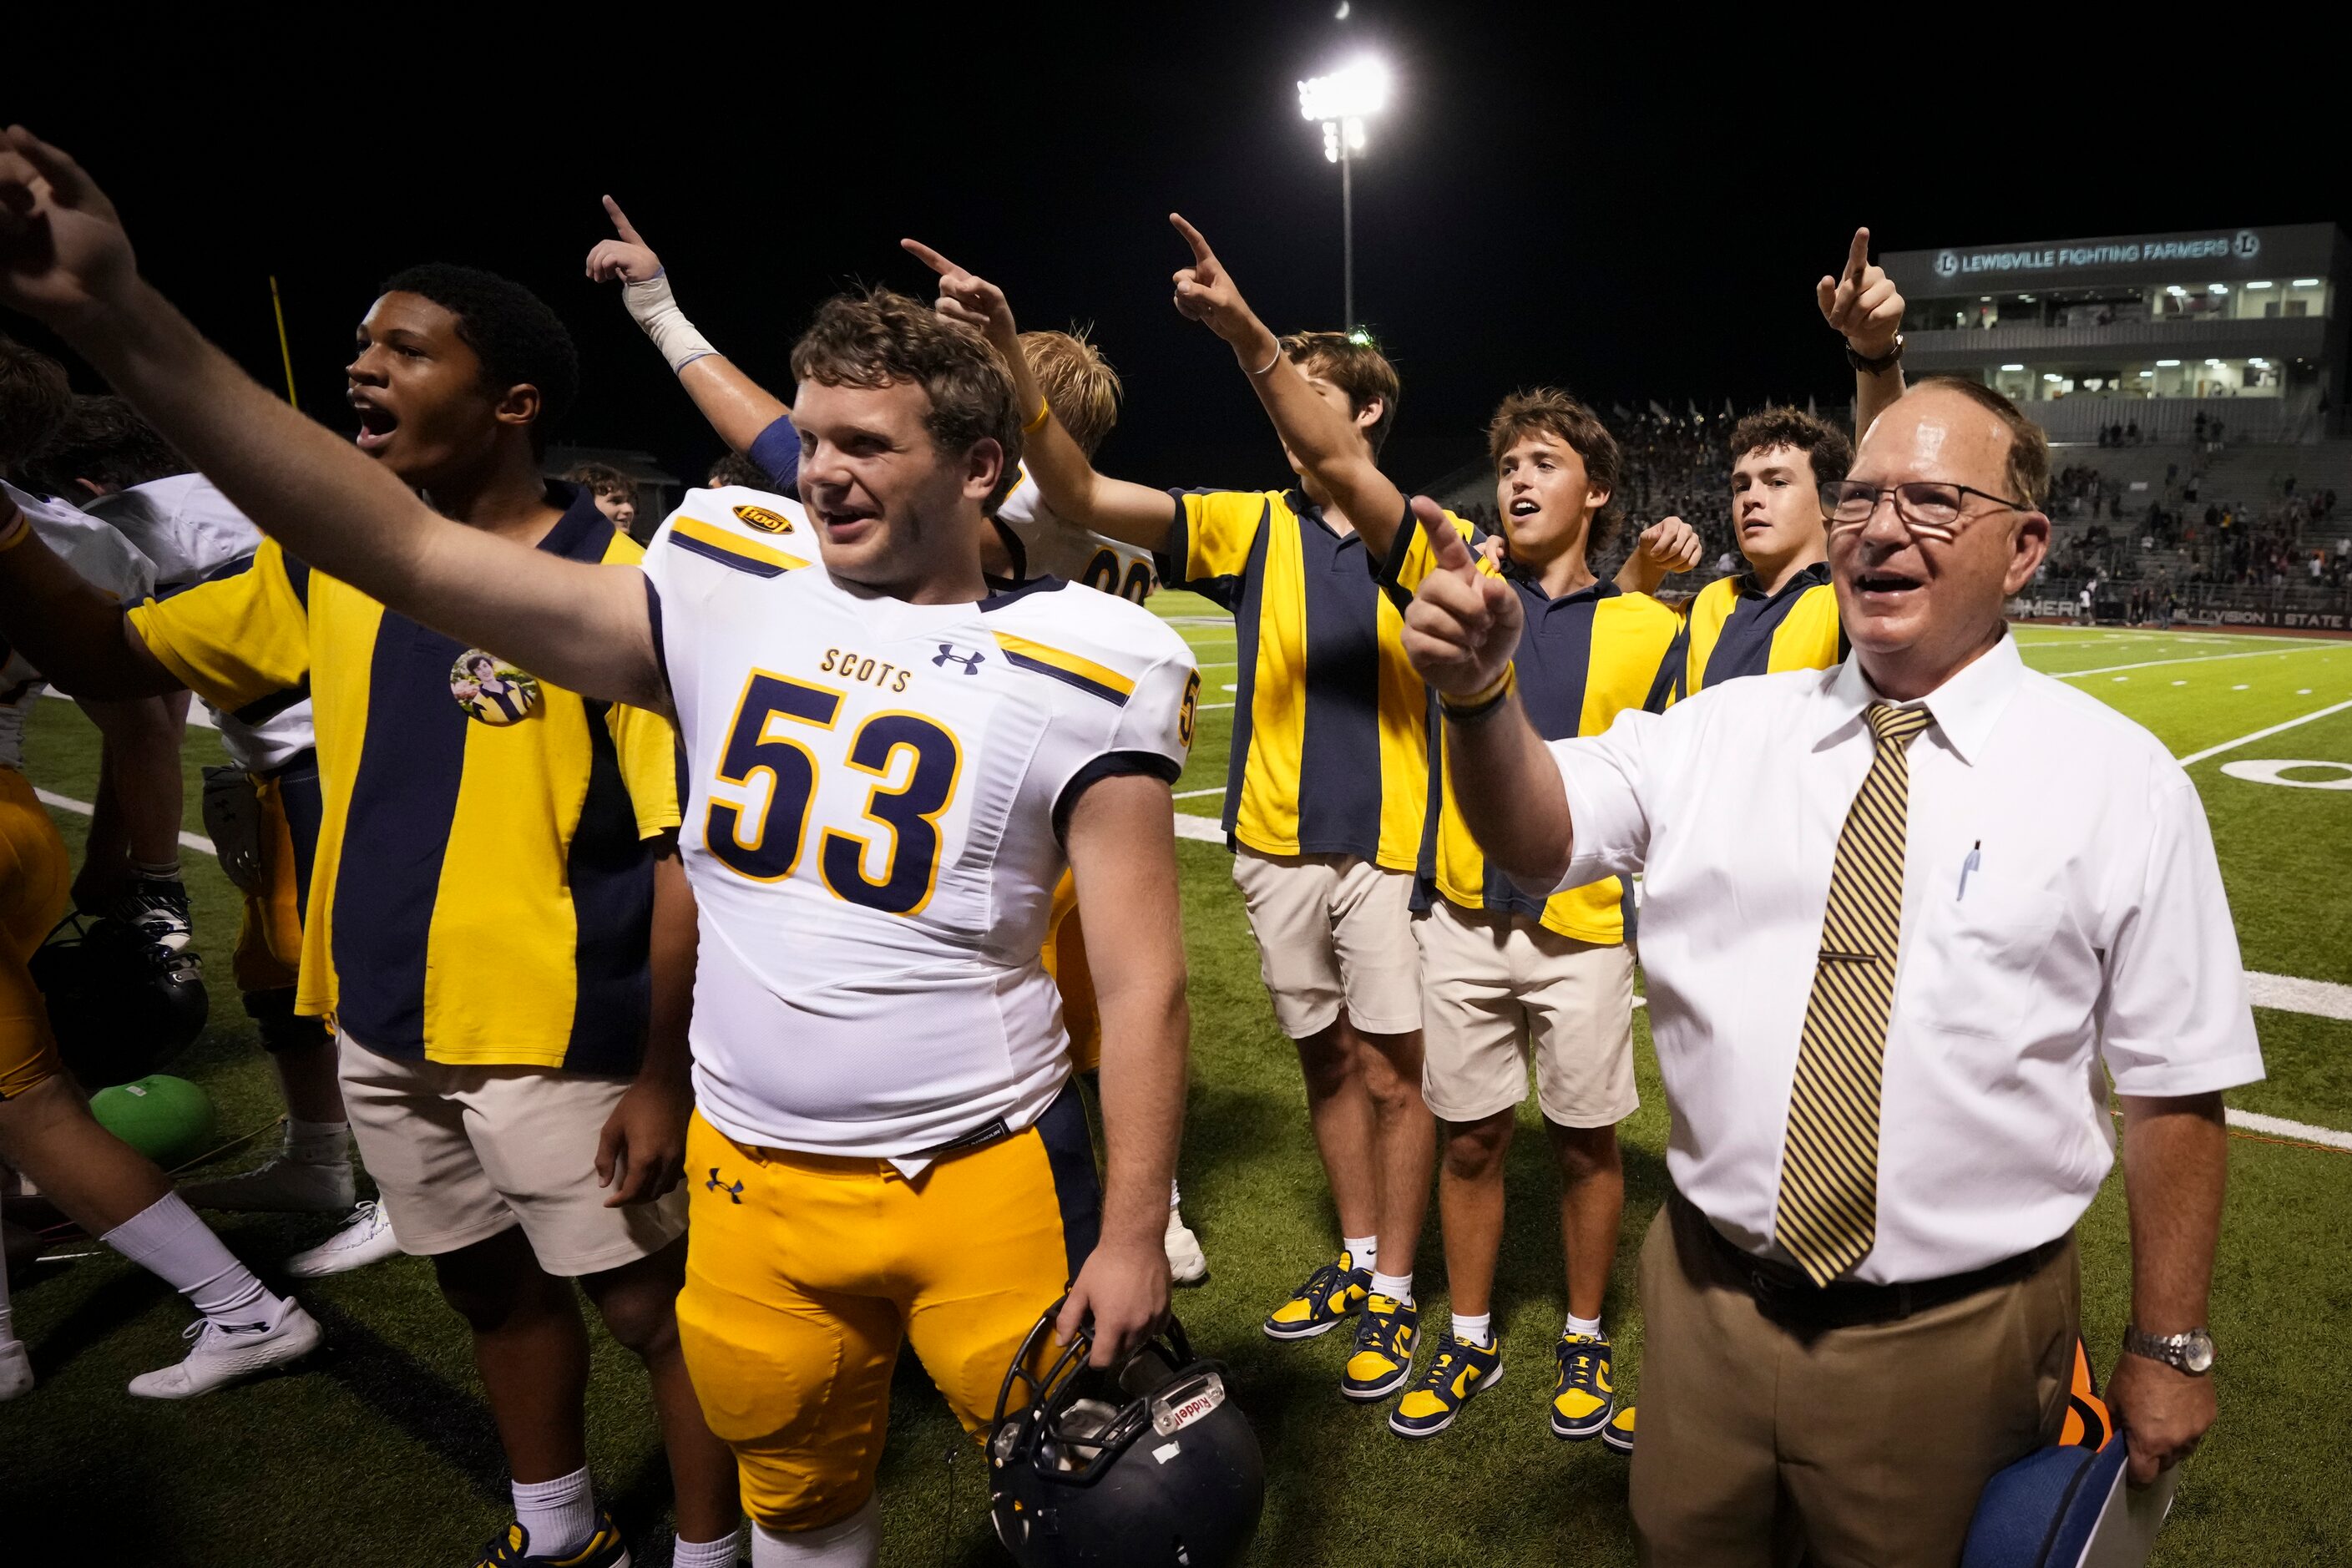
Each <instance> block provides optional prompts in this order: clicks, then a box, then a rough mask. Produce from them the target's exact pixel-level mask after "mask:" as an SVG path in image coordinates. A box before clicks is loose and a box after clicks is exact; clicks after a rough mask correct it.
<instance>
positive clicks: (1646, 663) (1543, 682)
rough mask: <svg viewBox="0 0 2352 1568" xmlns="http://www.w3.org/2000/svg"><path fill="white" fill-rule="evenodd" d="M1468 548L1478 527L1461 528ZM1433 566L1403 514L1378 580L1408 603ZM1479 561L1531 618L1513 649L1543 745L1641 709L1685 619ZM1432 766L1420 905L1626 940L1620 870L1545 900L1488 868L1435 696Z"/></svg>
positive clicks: (1613, 591)
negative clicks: (1459, 789)
mask: <svg viewBox="0 0 2352 1568" xmlns="http://www.w3.org/2000/svg"><path fill="white" fill-rule="evenodd" d="M1463 537H1464V538H1465V539H1466V540H1468V541H1469V543H1470V547H1471V548H1472V549H1473V550H1474V551H1475V550H1476V549H1477V548H1478V546H1479V544H1480V543H1481V542H1482V541H1483V540H1484V538H1485V535H1484V533H1483V531H1480V532H1477V533H1473V532H1470V531H1466V530H1465V532H1464V535H1463ZM1434 563H1435V558H1434V556H1433V553H1432V552H1431V550H1430V547H1429V538H1428V535H1426V534H1425V533H1423V531H1422V528H1421V521H1420V520H1419V519H1418V518H1415V519H1412V520H1411V521H1408V522H1407V524H1406V526H1405V531H1403V532H1402V533H1400V534H1398V535H1397V541H1396V546H1395V548H1394V549H1392V550H1391V552H1389V564H1388V572H1387V574H1386V577H1385V578H1384V581H1385V582H1386V583H1387V584H1388V585H1389V588H1390V592H1391V594H1392V595H1395V596H1396V598H1397V599H1398V600H1399V601H1400V602H1409V601H1410V600H1411V598H1412V594H1413V592H1414V591H1415V590H1416V589H1418V588H1419V587H1420V586H1421V584H1422V580H1423V578H1425V577H1427V576H1428V575H1429V574H1430V571H1431V569H1432V568H1433V565H1434ZM1478 569H1479V570H1480V571H1482V572H1485V573H1487V574H1489V575H1493V576H1499V577H1501V578H1502V579H1503V580H1504V581H1505V582H1507V583H1508V584H1511V586H1512V587H1514V588H1516V589H1517V591H1518V595H1519V606H1520V608H1521V609H1523V610H1524V611H1525V612H1526V614H1527V629H1526V631H1524V632H1523V633H1521V634H1520V637H1519V647H1518V651H1517V653H1515V654H1513V655H1512V656H1511V665H1512V668H1515V669H1517V671H1518V678H1519V704H1520V706H1521V707H1523V708H1525V709H1526V710H1527V714H1528V722H1529V723H1531V724H1533V725H1534V726H1535V729H1536V733H1537V734H1538V735H1541V736H1542V737H1543V738H1544V739H1545V740H1547V741H1564V740H1567V739H1569V738H1570V737H1572V736H1576V735H1597V734H1599V733H1601V731H1603V730H1606V729H1607V728H1609V726H1610V725H1611V724H1612V723H1613V722H1615V721H1616V718H1617V715H1618V714H1620V713H1622V712H1623V711H1624V710H1626V709H1628V708H1639V707H1640V706H1641V705H1642V699H1643V696H1644V695H1645V694H1646V693H1647V692H1648V691H1649V689H1650V685H1651V682H1652V680H1653V679H1654V676H1655V674H1656V671H1657V668H1658V663H1659V660H1660V659H1662V658H1664V656H1665V653H1666V649H1667V648H1668V647H1669V646H1671V645H1672V644H1673V642H1674V640H1675V633H1676V629H1677V627H1678V626H1679V625H1680V623H1679V621H1678V620H1677V619H1676V617H1675V613H1674V612H1673V611H1672V610H1670V609H1668V608H1666V606H1665V605H1662V604H1660V603H1659V602H1658V601H1657V600H1655V599H1654V598H1652V597H1650V595H1647V594H1628V593H1625V592H1623V591H1622V590H1621V589H1620V588H1619V587H1618V586H1617V585H1616V584H1613V583H1602V582H1596V583H1594V584H1592V585H1591V587H1589V588H1580V589H1578V590H1577V591H1576V592H1575V593H1573V594H1567V595H1561V596H1560V597H1559V598H1557V599H1555V598H1553V597H1552V596H1551V595H1549V594H1547V593H1545V592H1544V591H1543V587H1542V585H1541V584H1539V583H1538V582H1537V581H1536V579H1535V575H1534V574H1532V573H1529V572H1528V571H1526V570H1524V569H1523V568H1520V567H1518V566H1517V565H1509V566H1504V567H1500V568H1498V567H1496V565H1495V564H1494V563H1492V562H1490V561H1488V560H1486V558H1485V557H1484V556H1483V555H1482V556H1481V557H1480V558H1479V561H1478ZM1431 709H1432V714H1431V720H1430V724H1429V766H1430V769H1431V771H1432V773H1433V775H1434V776H1435V777H1436V779H1437V780H1438V786H1437V788H1436V790H1435V791H1433V795H1432V799H1431V801H1430V804H1429V810H1428V812H1427V815H1426V817H1425V821H1424V826H1423V837H1422V849H1421V859H1420V865H1419V867H1418V871H1419V876H1420V884H1421V885H1420V889H1419V894H1418V898H1417V900H1416V903H1417V905H1418V907H1421V908H1423V909H1425V908H1427V907H1428V904H1429V901H1430V900H1431V899H1433V898H1442V899H1444V900H1445V901H1446V902H1448V903H1450V904H1454V905H1456V906H1458V907H1460V908H1462V909H1465V910H1495V911H1497V912H1507V913H1510V914H1515V915H1521V916H1525V917H1526V918H1527V919H1528V920H1531V921H1537V922H1538V923H1539V924H1541V925H1543V926H1545V927H1546V928H1547V929H1549V930H1551V931H1558V932H1559V933H1560V934H1561V935H1562V936H1570V937H1574V938H1575V939H1576V940H1577V941H1579V942H1622V941H1624V940H1625V931H1626V927H1627V924H1628V921H1627V918H1626V909H1625V905H1626V903H1627V902H1628V899H1627V894H1626V889H1625V885H1624V882H1623V880H1622V879H1620V878H1616V877H1610V878H1606V879H1602V880H1601V881H1598V882H1589V883H1587V884H1585V885H1584V886H1583V887H1580V888H1570V889H1567V890H1566V891H1564V892H1558V893H1554V894H1552V895H1551V897H1549V899H1538V898H1535V897H1532V896H1530V895H1529V894H1527V893H1524V892H1521V891H1520V890H1519V888H1518V885H1517V883H1515V882H1513V881H1512V880H1511V879H1510V878H1508V877H1507V876H1505V875H1504V874H1503V873H1502V872H1500V871H1498V870H1496V869H1495V868H1493V867H1491V866H1489V865H1487V864H1486V855H1485V853H1484V852H1483V851H1481V850H1480V849H1479V847H1478V841H1477V839H1475V837H1472V836H1471V833H1470V826H1469V824H1467V823H1465V822H1464V821H1463V820H1462V812H1461V808H1460V807H1459V806H1457V805H1454V792H1453V791H1452V790H1451V789H1449V788H1447V787H1446V772H1447V769H1446V759H1445V737H1444V731H1443V726H1442V725H1440V724H1439V723H1438V722H1437V721H1436V716H1435V711H1434V710H1435V699H1434V697H1433V698H1432V699H1431Z"/></svg>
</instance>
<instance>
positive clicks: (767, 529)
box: [735, 506, 793, 533]
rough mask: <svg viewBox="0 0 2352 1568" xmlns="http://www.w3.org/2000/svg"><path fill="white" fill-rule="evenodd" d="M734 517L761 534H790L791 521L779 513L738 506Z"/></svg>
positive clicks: (791, 529) (757, 507) (761, 507)
mask: <svg viewBox="0 0 2352 1568" xmlns="http://www.w3.org/2000/svg"><path fill="white" fill-rule="evenodd" d="M735 515H736V516H737V517H739V518H740V519H742V520H743V521H745V522H747V523H749V524H751V526H752V527H753V528H756V529H758V530H759V531H761V532H762V533H790V532H791V531H793V520H792V519H791V518H789V517H786V516H785V515H784V514H783V513H782V512H780V511H770V510H768V509H767V508H766V507H763V506H739V507H737V508H736V509H735Z"/></svg>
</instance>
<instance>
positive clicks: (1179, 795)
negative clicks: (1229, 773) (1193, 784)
mask: <svg viewBox="0 0 2352 1568" xmlns="http://www.w3.org/2000/svg"><path fill="white" fill-rule="evenodd" d="M1224 793H1225V786H1224V785H1223V784H1219V785H1218V786H1217V787H1216V788H1214V789H1180V790H1178V791H1177V792H1176V793H1175V794H1174V795H1171V796H1169V798H1170V799H1171V800H1206V799H1208V798H1209V796H1211V795H1223V794H1224Z"/></svg>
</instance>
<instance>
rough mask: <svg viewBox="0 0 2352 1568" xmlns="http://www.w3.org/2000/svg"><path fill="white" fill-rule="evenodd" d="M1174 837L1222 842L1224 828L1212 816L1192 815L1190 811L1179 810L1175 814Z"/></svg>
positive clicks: (1206, 841) (1213, 842)
mask: <svg viewBox="0 0 2352 1568" xmlns="http://www.w3.org/2000/svg"><path fill="white" fill-rule="evenodd" d="M1176 837H1179V838H1190V839H1192V840H1193V841H1194V842H1195V843H1200V844H1223V842H1224V841H1225V830H1224V827H1223V825H1222V824H1221V823H1219V822H1218V821H1217V819H1216V818H1215V817H1213V816H1193V815H1192V814H1191V813H1190V812H1184V811H1180V812H1178V813H1177V814H1176Z"/></svg>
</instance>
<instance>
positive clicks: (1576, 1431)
mask: <svg viewBox="0 0 2352 1568" xmlns="http://www.w3.org/2000/svg"><path fill="white" fill-rule="evenodd" d="M1551 1353H1552V1356H1553V1358H1554V1359H1555V1360H1556V1361H1558V1362H1559V1381H1558V1382H1556V1383H1554V1384H1552V1385H1551V1435H1552V1436H1555V1437H1575V1438H1583V1437H1590V1436H1594V1435H1595V1434H1596V1433H1599V1432H1600V1431H1601V1430H1602V1429H1603V1428H1605V1427H1606V1426H1608V1425H1609V1417H1610V1416H1611V1415H1614V1414H1615V1413H1616V1410H1617V1393H1616V1390H1615V1389H1613V1388H1612V1387H1611V1386H1610V1383H1609V1371H1610V1368H1609V1358H1610V1355H1611V1353H1612V1352H1611V1350H1610V1345H1609V1342H1608V1341H1607V1340H1605V1339H1601V1338H1600V1337H1599V1336H1597V1335H1593V1334H1571V1333H1567V1332H1562V1333H1561V1335H1560V1336H1559V1342H1557V1343H1556V1344H1554V1345H1553V1346H1552V1347H1551Z"/></svg>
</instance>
